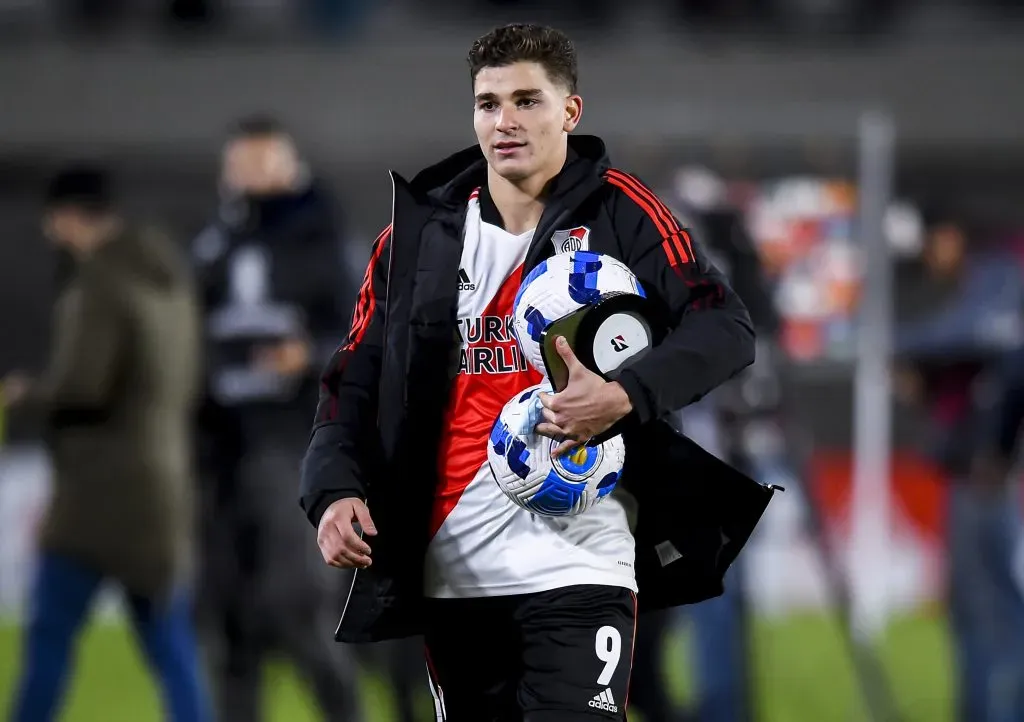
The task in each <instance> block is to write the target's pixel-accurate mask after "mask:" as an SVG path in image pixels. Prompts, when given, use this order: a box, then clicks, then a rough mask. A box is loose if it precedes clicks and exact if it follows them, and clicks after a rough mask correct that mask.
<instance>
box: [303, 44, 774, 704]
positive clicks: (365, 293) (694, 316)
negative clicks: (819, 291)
mask: <svg viewBox="0 0 1024 722" xmlns="http://www.w3.org/2000/svg"><path fill="white" fill-rule="evenodd" d="M469 64H470V69H471V74H472V80H473V92H474V96H475V109H474V116H473V117H474V126H475V129H476V134H477V139H478V141H479V144H478V145H477V146H473V147H471V148H469V149H467V150H464V151H462V152H460V153H457V154H456V155H454V156H452V157H451V158H448V159H447V160H445V161H443V162H441V163H440V164H438V165H436V166H433V167H431V168H429V169H427V170H425V171H423V172H422V173H420V174H419V175H417V176H416V178H415V179H414V180H413V181H412V182H411V183H408V182H406V181H404V180H403V179H401V178H400V177H398V176H397V175H393V180H394V187H395V197H394V207H393V221H392V224H391V225H390V226H388V227H387V228H386V229H385V230H384V231H383V232H382V233H381V234H380V237H379V238H378V239H377V241H376V243H375V245H374V247H373V253H372V257H371V260H370V264H369V268H368V269H367V271H366V276H365V281H364V283H363V287H362V291H361V293H360V296H359V302H358V305H357V309H356V312H355V314H354V321H353V325H352V329H351V331H350V333H349V335H348V338H347V339H346V341H345V342H344V344H343V345H342V346H341V348H340V349H339V350H338V352H337V354H336V356H335V358H334V360H333V361H332V363H331V365H330V366H329V367H328V369H327V371H326V373H325V376H324V379H323V388H322V391H321V399H320V404H319V408H318V412H317V414H318V415H317V422H316V425H315V429H314V432H313V436H312V439H311V442H310V446H309V449H308V451H307V454H306V458H305V460H304V464H303V473H302V491H301V493H302V498H301V503H302V506H303V508H304V509H305V511H306V513H307V515H308V517H309V519H310V521H311V522H312V523H313V524H314V525H316V526H317V528H318V531H317V538H318V542H319V545H320V549H321V551H322V553H323V556H324V559H325V560H326V561H327V562H328V563H329V564H332V565H334V566H337V567H342V568H349V567H356V568H357V569H358V570H359V571H358V572H357V574H356V579H355V582H354V584H353V588H352V591H351V593H350V596H349V599H348V603H347V605H346V611H345V614H344V617H343V620H342V622H341V625H340V627H339V630H338V637H339V638H340V639H341V640H343V641H356V642H358V641H370V640H377V639H384V638H389V637H398V636H407V635H411V634H416V633H419V632H423V633H424V634H425V637H426V647H427V660H428V668H429V671H430V684H431V689H432V691H433V693H434V698H435V706H436V711H437V714H438V719H443V720H454V721H455V722H461V721H462V720H471V721H472V722H482V721H484V720H523V719H525V720H527V721H529V722H545V721H546V720H551V721H554V720H558V721H559V722H565V721H566V720H575V719H579V720H584V719H594V718H602V719H622V718H623V715H624V713H625V706H626V697H627V687H628V681H629V675H630V666H631V654H632V647H633V637H634V631H635V625H636V613H637V597H636V592H637V577H638V576H639V577H640V579H641V580H642V582H643V583H644V584H645V585H648V586H644V589H643V591H642V592H641V598H642V599H643V600H644V603H645V605H646V604H650V605H651V606H652V608H654V607H657V606H665V605H674V604H679V603H683V602H686V601H697V600H699V599H703V598H707V597H709V596H714V595H715V594H717V593H720V591H721V576H720V574H719V572H724V568H723V569H717V568H715V569H714V570H712V567H717V566H718V565H719V562H718V561H717V560H718V559H719V557H721V556H723V555H722V551H723V550H724V549H725V544H727V543H728V541H729V539H728V537H729V536H731V535H732V534H727V533H726V532H725V531H723V530H722V528H720V527H717V526H716V527H714V530H713V532H708V535H705V536H704V537H703V538H702V541H701V544H704V545H705V546H706V549H705V550H704V551H706V552H707V553H706V554H705V553H704V551H701V550H700V549H698V546H699V545H696V544H689V545H688V546H687V544H684V542H683V541H680V540H679V539H680V537H679V535H678V534H677V533H676V532H675V531H673V530H674V529H675V528H676V527H678V526H679V525H680V524H682V525H683V526H685V525H687V524H689V523H691V522H690V521H689V519H691V517H690V516H687V515H688V514H690V511H689V509H690V507H693V506H697V505H695V504H688V503H687V501H686V498H687V497H686V494H689V493H691V491H681V490H682V489H684V487H683V486H682V485H677V484H674V483H669V482H670V481H671V480H670V479H665V478H656V479H654V478H649V477H651V476H654V475H660V476H662V477H664V476H671V475H672V473H673V471H674V469H673V468H672V465H676V467H675V468H676V469H678V468H680V466H679V465H682V464H687V463H688V461H687V456H686V454H687V452H685V451H683V452H680V449H682V448H683V446H682V444H683V442H681V441H680V440H679V439H680V437H677V436H674V435H672V434H671V432H669V431H667V426H665V425H664V424H660V423H649V422H652V421H654V420H656V419H658V418H660V417H662V416H664V415H665V414H667V413H668V412H670V411H672V410H674V409H677V408H680V407H682V406H685V405H686V404H688V403H690V402H692V401H694V400H696V399H698V398H700V397H701V396H703V395H704V394H706V393H707V392H708V391H710V390H711V389H712V388H714V387H715V386H717V385H718V384H720V383H722V382H723V381H725V380H726V379H728V378H729V377H731V376H733V375H734V374H735V373H737V372H738V371H739V370H741V369H742V368H744V367H745V366H747V365H748V364H750V363H751V361H752V359H753V349H754V335H753V331H752V330H751V324H750V320H749V318H748V316H747V313H746V311H745V309H744V308H743V306H742V304H741V303H740V302H739V300H738V299H737V297H736V296H735V294H733V292H732V291H731V290H730V289H729V288H728V286H727V285H726V283H725V280H724V278H723V277H722V276H721V275H720V274H719V273H718V272H717V271H716V270H715V269H714V268H712V267H711V266H710V265H709V263H708V262H707V260H706V258H705V256H704V254H703V252H702V251H701V249H700V247H699V246H698V245H697V244H696V243H695V242H694V240H693V239H692V238H691V237H690V235H689V233H687V231H686V230H684V229H683V228H681V227H680V226H679V224H678V222H677V221H676V219H675V218H674V217H673V216H672V215H671V213H669V212H668V210H667V209H666V208H665V206H664V204H662V203H661V201H659V200H658V198H656V197H655V196H654V194H653V193H651V192H650V191H649V190H648V189H647V188H646V187H645V186H644V185H643V184H642V183H640V181H638V180H637V179H636V178H634V177H633V176H631V175H629V174H627V173H624V172H622V171H618V170H614V169H613V168H611V167H610V166H609V164H608V161H607V159H606V158H605V151H604V145H603V143H602V142H601V141H600V140H599V139H597V138H594V137H586V136H570V133H571V132H572V131H573V130H575V129H576V127H577V125H578V124H579V122H580V118H581V114H582V110H583V101H582V99H581V98H580V96H579V95H578V94H577V92H576V56H575V52H574V50H573V46H572V44H571V42H570V41H569V40H568V38H566V37H565V36H564V35H562V34H561V33H559V32H557V31H555V30H551V29H548V28H541V27H535V26H529V25H512V26H508V27H503V28H499V29H497V30H494V31H493V32H491V33H489V34H487V35H485V36H484V37H482V38H480V39H479V40H478V41H477V42H476V43H475V44H474V45H473V48H472V50H471V51H470V53H469ZM569 231H571V232H572V233H569ZM567 240H571V241H574V243H569V244H567V243H566V241H567ZM581 248H583V249H589V250H591V251H596V252H600V253H607V254H610V255H613V256H615V257H618V258H620V259H621V260H623V261H624V262H625V263H626V264H627V265H628V266H630V268H632V269H633V270H634V271H635V272H636V273H637V275H638V277H639V279H640V281H641V282H642V284H643V285H644V287H645V289H647V290H648V294H649V295H650V296H652V297H654V298H655V299H656V302H657V303H659V304H661V305H662V307H663V309H664V311H665V312H666V314H667V316H668V317H670V318H671V319H672V323H673V330H672V331H671V333H669V335H668V336H667V338H666V340H665V341H664V342H663V343H662V344H661V345H659V346H658V347H657V348H656V349H654V350H652V351H651V352H650V353H649V354H647V355H646V356H645V357H644V358H643V359H642V360H640V361H638V362H636V363H634V364H633V365H632V366H630V367H629V368H628V369H627V370H625V371H623V372H622V373H621V375H619V376H618V378H617V380H616V381H613V382H606V381H605V380H604V379H602V378H601V377H599V376H597V375H596V374H594V373H591V372H590V371H587V370H586V369H585V368H583V366H582V365H581V364H580V363H579V362H578V361H577V360H576V359H575V357H574V356H573V354H572V352H571V351H570V350H569V349H568V347H567V346H565V345H564V344H563V345H562V346H561V348H560V353H561V354H562V355H563V357H564V358H565V359H566V361H567V363H568V365H569V367H570V369H571V376H570V380H569V384H568V386H567V388H565V389H564V390H563V391H562V392H560V393H558V394H554V395H550V396H546V397H545V399H544V404H545V407H546V410H545V412H544V417H545V420H544V422H542V423H541V424H539V425H538V427H537V428H538V431H539V432H540V433H543V434H545V435H550V436H552V437H556V438H566V439H569V440H575V441H576V442H579V441H581V440H586V439H589V438H591V437H593V436H595V435H597V434H599V433H601V432H603V431H606V430H607V429H609V428H611V427H612V426H613V425H615V424H620V426H621V429H622V430H623V432H624V433H626V434H627V435H628V436H627V459H636V460H637V462H636V463H638V464H640V463H643V461H644V460H646V459H649V460H652V461H651V464H653V467H652V466H651V464H647V468H646V469H645V468H641V467H640V466H636V467H632V468H627V470H626V471H625V472H624V483H623V485H622V486H624V487H629V489H628V491H626V490H625V489H624V490H623V491H622V492H621V493H618V492H617V493H616V494H615V495H613V496H612V498H610V499H609V500H608V501H607V502H606V503H603V504H602V505H600V506H599V507H595V508H594V509H592V510H590V511H588V512H587V513H586V514H583V515H581V516H579V517H573V518H562V519H547V518H541V517H538V516H534V515H532V514H530V513H528V512H526V511H523V510H521V509H519V508H518V507H516V506H515V505H513V504H512V503H511V502H510V501H509V500H508V499H507V498H505V497H504V496H503V495H502V494H501V492H500V491H499V490H498V487H497V486H496V484H495V482H494V480H493V477H492V476H491V474H490V471H489V469H488V465H487V451H486V449H487V437H488V434H489V431H490V428H491V425H492V423H493V420H494V418H495V417H496V415H497V414H498V413H499V411H500V410H501V408H502V406H503V405H504V404H505V402H506V401H507V400H508V399H509V398H510V397H511V396H512V395H513V394H515V393H517V392H518V391H521V390H522V389H523V388H524V387H526V386H528V385H530V384H532V383H536V382H538V381H539V380H540V376H539V375H538V374H537V373H536V372H534V371H533V370H532V369H530V368H525V367H520V366H517V367H515V368H507V367H506V366H505V365H504V364H497V363H494V359H495V358H496V357H498V356H501V357H502V358H515V356H514V355H513V354H511V353H509V351H510V350H511V347H512V346H513V345H514V344H515V343H516V342H515V339H514V338H513V337H512V335H511V334H510V333H509V332H507V331H506V330H505V329H507V327H508V324H507V322H506V321H505V319H506V318H507V317H509V316H510V315H511V313H512V302H513V299H514V297H515V294H516V290H517V289H518V286H519V284H520V281H521V279H522V278H523V274H524V273H527V272H529V270H530V269H531V268H533V267H534V266H535V265H536V264H537V263H539V262H540V261H541V260H543V259H545V258H547V257H549V256H550V255H552V254H553V253H559V252H566V251H573V250H579V249H581ZM478 328H483V329H484V332H483V333H476V332H475V331H474V329H478ZM460 346H461V348H462V349H463V350H465V351H466V352H467V353H466V354H465V356H466V357H467V358H468V359H470V361H471V363H469V364H467V365H464V366H461V367H460V363H459V358H460V353H459V351H460V348H459V347H460ZM641 430H642V433H641ZM677 452H678V453H677ZM693 458H694V459H696V462H695V464H694V465H693V466H692V467H690V468H689V469H688V472H689V471H692V473H693V474H694V475H695V477H696V478H700V479H702V481H706V482H708V483H709V484H710V485H714V484H716V483H717V482H718V481H719V479H718V478H716V477H715V475H716V474H717V475H718V476H719V477H720V476H722V473H721V471H720V470H719V469H718V467H715V466H714V465H713V464H712V463H711V462H708V461H706V460H705V459H704V458H703V457H701V458H700V459H697V458H696V456H694V457H693ZM627 464H630V462H629V461H627ZM658 464H664V468H660V467H658ZM733 473H735V472H733ZM626 479H632V480H634V481H629V482H626ZM685 488H686V489H692V487H685ZM666 494H668V495H669V496H666ZM672 494H674V495H675V496H671V495H672ZM634 500H635V501H636V502H637V503H639V505H640V508H641V511H640V518H641V519H643V526H644V528H646V529H648V530H650V532H649V535H648V536H647V537H643V536H642V535H641V534H640V533H639V532H638V535H637V537H636V541H634V535H633V533H632V532H633V529H634V524H633V521H634V520H635V509H634V508H633V503H634ZM659 508H660V509H662V510H663V511H662V512H660V513H659ZM371 510H372V514H373V517H372V519H371V516H370V512H371ZM648 510H649V511H648ZM681 515H682V516H681ZM684 517H685V518H684ZM693 518H695V517H693ZM355 524H358V525H359V531H357V530H356V529H355V528H354V525H355ZM364 535H365V537H367V538H368V539H369V543H367V541H366V540H364V539H363V538H362V537H363V536H364ZM709 539H710V541H709ZM669 540H672V541H669ZM708 544H710V546H707V545H708ZM656 545H658V546H659V547H660V551H656V548H655V547H656ZM679 545H682V546H686V549H684V550H683V551H682V552H680V551H679V549H680V548H681V546H679ZM691 549H692V550H696V551H695V553H694V554H693V555H692V556H693V557H694V558H697V557H701V558H706V559H711V558H712V557H713V558H714V559H715V561H712V562H708V564H707V565H706V566H705V567H699V566H698V565H696V564H691V563H690V562H689V561H678V560H680V559H683V558H684V557H687V559H689V556H690V555H689V552H690V550H691ZM658 555H662V561H661V562H660V564H659V562H658V561H657V558H658ZM724 556H725V557H730V556H734V552H732V551H728V550H726V551H725V554H724ZM652 560H653V561H652ZM729 561H731V559H729ZM725 565H726V566H727V562H726V564H725ZM634 568H636V569H637V573H636V574H635V573H634ZM645 569H649V570H650V571H643V570H645ZM662 570H663V571H662Z"/></svg>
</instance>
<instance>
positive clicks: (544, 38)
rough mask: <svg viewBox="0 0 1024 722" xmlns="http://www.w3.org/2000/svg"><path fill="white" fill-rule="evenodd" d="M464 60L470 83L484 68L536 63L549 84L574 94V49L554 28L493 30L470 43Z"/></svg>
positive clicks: (513, 27)
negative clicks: (548, 80)
mask: <svg viewBox="0 0 1024 722" xmlns="http://www.w3.org/2000/svg"><path fill="white" fill-rule="evenodd" d="M466 60H467V61H468V62H469V71H470V78H471V79H472V80H473V81H475V80H476V76H477V74H479V72H480V71H481V70H483V69H484V68H494V67H501V66H504V65H512V64H513V63H519V62H531V63H539V64H540V65H542V66H543V67H544V70H545V71H546V72H547V74H548V77H549V78H550V79H551V80H552V81H555V82H559V83H561V84H562V85H564V86H566V87H567V88H568V89H569V92H570V93H573V94H575V93H576V83H577V71H576V48H575V47H574V46H573V44H572V41H571V40H570V39H569V37H568V36H567V35H566V34H565V33H563V32H561V31H560V30H556V29H554V28H548V27H544V26H542V25H523V24H515V25H505V26H503V27H500V28H495V29H494V30H492V31H491V32H489V33H487V34H486V35H484V36H482V37H480V38H478V39H477V40H476V42H474V43H473V47H472V48H470V50H469V55H468V57H467V58H466Z"/></svg>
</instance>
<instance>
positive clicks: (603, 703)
mask: <svg viewBox="0 0 1024 722" xmlns="http://www.w3.org/2000/svg"><path fill="white" fill-rule="evenodd" d="M587 704H588V705H589V706H591V707H593V708H594V709H603V710H605V711H606V712H618V711H619V708H618V707H617V706H616V705H615V698H614V697H612V691H611V689H610V688H609V689H606V690H605V691H604V692H602V693H601V694H595V695H594V699H592V700H590V701H589V702H588V703H587Z"/></svg>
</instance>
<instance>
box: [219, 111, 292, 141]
mask: <svg viewBox="0 0 1024 722" xmlns="http://www.w3.org/2000/svg"><path fill="white" fill-rule="evenodd" d="M280 135H283V136H287V135H289V133H288V129H287V128H286V127H285V125H284V123H282V122H281V121H280V120H278V119H277V118H275V117H274V116H272V115H266V114H258V115H246V116H244V117H242V118H239V119H238V120H236V121H235V122H234V123H232V124H231V126H230V127H229V128H228V138H229V139H230V140H239V139H250V138H269V137H272V136H280Z"/></svg>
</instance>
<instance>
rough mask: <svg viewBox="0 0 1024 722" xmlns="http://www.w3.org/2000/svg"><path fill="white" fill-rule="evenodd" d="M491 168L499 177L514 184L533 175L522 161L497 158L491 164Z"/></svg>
mask: <svg viewBox="0 0 1024 722" xmlns="http://www.w3.org/2000/svg"><path fill="white" fill-rule="evenodd" d="M491 168H493V169H494V172H495V173H497V174H498V175H499V176H501V177H502V178H504V179H505V180H507V181H510V182H512V183H517V182H519V181H522V180H526V179H527V178H529V177H530V176H531V175H532V170H531V169H530V168H529V167H528V166H527V164H526V163H523V162H521V161H515V160H506V159H503V158H497V159H495V160H494V161H493V162H492V163H491Z"/></svg>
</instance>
